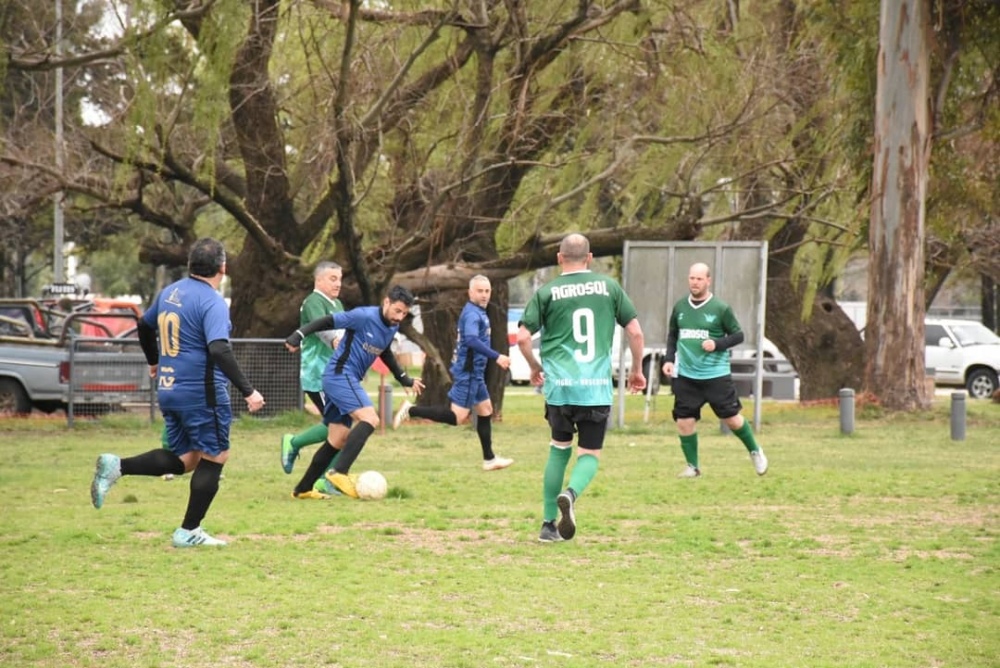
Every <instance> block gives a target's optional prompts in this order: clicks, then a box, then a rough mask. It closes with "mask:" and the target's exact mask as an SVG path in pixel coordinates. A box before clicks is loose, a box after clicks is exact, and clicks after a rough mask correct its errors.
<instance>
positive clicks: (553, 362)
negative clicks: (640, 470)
mask: <svg viewBox="0 0 1000 668" xmlns="http://www.w3.org/2000/svg"><path fill="white" fill-rule="evenodd" d="M557 259H558V262H559V266H560V268H561V270H562V272H561V275H560V276H559V277H558V278H556V279H555V280H553V281H551V282H549V283H548V284H546V285H544V286H543V287H542V288H541V289H540V290H539V291H538V292H536V293H535V294H534V295H533V296H532V298H531V301H529V302H528V305H527V306H526V307H525V309H524V316H523V317H522V318H521V322H520V326H519V328H518V333H517V345H518V347H519V348H520V349H521V352H522V353H523V354H524V358H525V359H526V360H528V365H529V366H530V367H531V382H532V383H533V384H534V385H542V384H544V391H545V418H546V420H547V421H548V423H549V427H550V429H551V436H552V440H551V442H550V447H549V458H548V462H547V463H546V466H545V475H544V477H543V481H542V520H543V522H542V532H541V535H540V536H539V540H541V541H543V542H556V541H559V540H568V539H570V538H572V537H573V536H574V534H575V533H576V518H575V516H574V509H573V506H574V504H575V502H576V500H577V498H578V497H579V496H580V495H581V494H582V493H583V490H584V489H586V487H587V485H589V484H590V482H591V481H592V480H593V478H594V476H595V475H596V474H597V464H598V457H599V456H600V454H601V448H602V447H603V445H604V434H605V432H606V431H607V426H608V416H609V415H610V414H611V393H612V390H611V342H612V339H613V337H614V329H615V323H618V324H620V325H621V326H622V327H624V328H625V332H626V334H627V335H628V338H629V348H630V349H631V351H632V359H642V350H643V346H644V342H643V335H642V328H641V327H640V326H639V321H638V319H637V318H636V310H635V306H634V305H633V304H632V301H631V300H630V299H629V298H628V295H626V294H625V291H624V290H623V289H622V287H621V286H620V285H619V284H618V282H617V281H615V280H614V279H613V278H610V277H608V276H603V275H601V274H596V273H594V272H592V271H590V268H589V267H590V263H591V261H592V260H593V259H594V256H593V254H592V253H591V252H590V242H589V241H588V240H587V237H585V236H583V235H581V234H570V235H569V236H567V237H566V238H565V239H563V240H562V243H561V244H560V246H559V253H558V255H557ZM539 330H541V333H542V334H541V356H542V361H541V363H539V362H538V360H536V359H535V356H534V354H533V353H532V350H531V337H532V334H534V333H535V332H537V331H539ZM629 385H630V388H631V390H632V391H633V392H641V391H642V390H643V389H644V388H645V387H646V378H645V376H644V375H643V373H642V368H641V365H635V368H633V369H632V372H631V374H630V376H629ZM574 433H576V434H578V437H577V438H578V440H577V458H576V463H575V464H574V466H573V469H572V471H571V472H570V476H569V484H568V486H567V487H566V489H565V490H563V480H564V478H565V474H566V468H567V466H568V464H569V459H570V456H571V455H572V446H573V434H574ZM560 490H563V491H562V492H561V493H560ZM557 510H558V513H559V523H558V525H557V524H556V512H557Z"/></svg>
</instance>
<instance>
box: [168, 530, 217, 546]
mask: <svg viewBox="0 0 1000 668" xmlns="http://www.w3.org/2000/svg"><path fill="white" fill-rule="evenodd" d="M171 542H172V543H173V545H174V547H225V545H226V541H224V540H219V539H218V538H213V537H212V536H209V535H208V533H207V532H206V531H205V530H204V529H202V528H201V527H198V528H197V529H191V530H190V531H188V530H187V529H184V528H179V529H177V530H176V531H174V535H173V538H172V540H171Z"/></svg>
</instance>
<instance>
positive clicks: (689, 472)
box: [677, 464, 701, 478]
mask: <svg viewBox="0 0 1000 668" xmlns="http://www.w3.org/2000/svg"><path fill="white" fill-rule="evenodd" d="M700 475H701V469H699V468H698V467H696V466H691V465H690V464H688V465H687V466H685V467H684V470H683V471H681V472H680V473H678V474H677V477H678V478H697V477H698V476H700Z"/></svg>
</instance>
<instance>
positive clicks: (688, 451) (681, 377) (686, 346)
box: [663, 262, 767, 478]
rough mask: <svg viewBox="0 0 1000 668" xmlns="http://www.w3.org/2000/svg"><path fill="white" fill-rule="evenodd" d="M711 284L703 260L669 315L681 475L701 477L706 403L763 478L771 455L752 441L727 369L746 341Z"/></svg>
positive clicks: (668, 370)
mask: <svg viewBox="0 0 1000 668" xmlns="http://www.w3.org/2000/svg"><path fill="white" fill-rule="evenodd" d="M711 285H712V273H711V271H710V270H709V268H708V265H707V264H704V263H702V262H698V263H697V264H693V265H691V269H690V270H689V271H688V290H689V292H690V294H689V295H688V296H687V297H684V298H683V299H681V300H680V301H678V302H677V304H676V305H675V306H674V309H673V311H672V312H671V314H670V327H669V331H668V333H667V352H666V359H667V362H665V363H664V364H663V373H664V374H665V375H667V376H675V378H674V380H673V382H672V383H671V387H672V389H673V393H674V410H673V418H674V421H675V422H676V423H677V432H678V433H679V434H680V440H681V450H682V451H683V452H684V459H685V460H687V466H686V467H685V468H684V470H683V471H681V473H680V475H679V476H678V477H680V478H697V477H698V476H700V475H701V469H700V468H699V466H698V433H697V431H696V425H697V422H698V420H700V419H701V407H702V406H704V405H705V404H708V405H709V406H711V407H712V410H713V411H714V412H715V414H716V416H718V417H719V419H721V420H722V421H723V422H725V423H726V425H727V426H728V427H729V429H730V430H732V432H733V433H734V434H736V436H737V437H739V439H740V440H741V441H742V442H743V445H745V446H746V449H747V451H748V452H749V453H750V460H751V461H752V462H753V466H754V470H755V471H756V472H757V475H764V474H765V473H767V457H766V456H765V455H764V450H763V449H761V447H760V446H759V445H758V444H757V441H756V440H755V439H754V437H753V431H752V430H751V429H750V423H749V422H747V421H746V420H745V419H743V416H742V415H740V410H741V409H742V408H743V406H742V404H740V397H739V394H738V393H737V391H736V384H735V383H734V382H733V377H732V370H731V369H730V366H729V349H730V348H732V347H733V346H736V345H739V344H740V343H743V330H742V329H741V328H740V323H739V322H737V320H736V316H735V315H734V314H733V310H732V309H731V308H730V307H729V305H728V304H726V303H725V302H724V301H722V300H721V299H719V298H718V297H716V296H715V295H713V294H712V292H711V290H710V288H711ZM675 355H676V358H677V359H676V363H675V362H674V357H675ZM675 372H676V373H675Z"/></svg>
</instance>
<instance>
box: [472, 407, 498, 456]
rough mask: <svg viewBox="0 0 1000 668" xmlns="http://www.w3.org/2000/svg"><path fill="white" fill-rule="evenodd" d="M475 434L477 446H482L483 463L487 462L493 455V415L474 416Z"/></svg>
mask: <svg viewBox="0 0 1000 668" xmlns="http://www.w3.org/2000/svg"><path fill="white" fill-rule="evenodd" d="M476 432H477V433H478V434H479V444H480V445H481V446H483V461H484V462H488V461H489V460H491V459H493V457H494V456H495V455H494V454H493V414H492V413H490V414H489V415H477V416H476Z"/></svg>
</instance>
